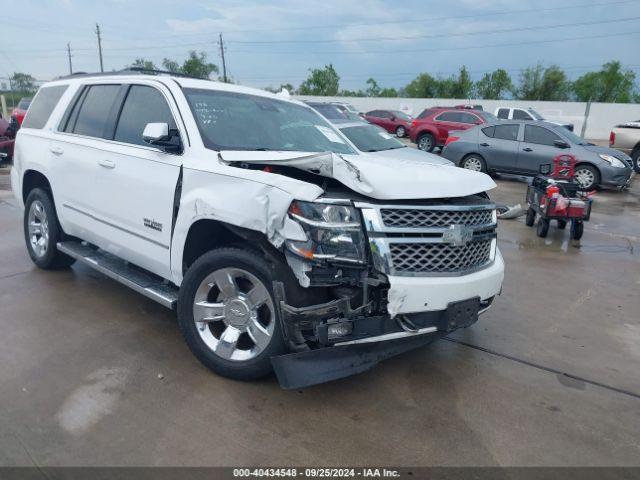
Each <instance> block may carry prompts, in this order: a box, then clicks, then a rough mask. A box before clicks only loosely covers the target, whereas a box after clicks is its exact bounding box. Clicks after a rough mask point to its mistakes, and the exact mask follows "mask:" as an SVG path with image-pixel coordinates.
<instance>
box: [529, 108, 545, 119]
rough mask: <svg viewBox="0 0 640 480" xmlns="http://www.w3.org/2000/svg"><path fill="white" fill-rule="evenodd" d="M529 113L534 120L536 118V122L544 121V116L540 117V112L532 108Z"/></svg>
mask: <svg viewBox="0 0 640 480" xmlns="http://www.w3.org/2000/svg"><path fill="white" fill-rule="evenodd" d="M528 112H529V113H530V114H531V116H532V117H533V118H535V119H536V120H544V117H543V116H542V115H540V114H539V113H538V112H536V111H535V110H534V109H533V108H530V109H529V110H528Z"/></svg>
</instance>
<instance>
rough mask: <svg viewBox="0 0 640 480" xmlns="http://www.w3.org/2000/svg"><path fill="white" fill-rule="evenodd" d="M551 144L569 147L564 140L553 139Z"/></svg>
mask: <svg viewBox="0 0 640 480" xmlns="http://www.w3.org/2000/svg"><path fill="white" fill-rule="evenodd" d="M553 144H554V145H555V146H556V147H558V148H569V144H568V143H567V142H565V141H564V140H554V141H553Z"/></svg>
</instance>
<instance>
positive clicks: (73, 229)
mask: <svg viewBox="0 0 640 480" xmlns="http://www.w3.org/2000/svg"><path fill="white" fill-rule="evenodd" d="M11 181H12V187H13V191H14V193H15V196H16V198H17V200H18V202H19V204H20V205H21V206H24V234H25V239H26V245H27V249H28V252H29V255H30V256H31V258H32V260H33V261H34V263H35V264H36V265H37V266H39V267H41V268H43V269H57V268H65V267H69V266H70V265H71V264H72V263H73V262H74V261H80V262H84V263H85V264H87V265H89V266H90V267H92V268H95V269H97V270H99V271H100V272H102V273H104V274H105V275H107V276H109V277H111V278H113V279H115V280H117V281H120V282H122V283H124V284H125V285H127V286H129V287H131V288H132V289H134V290H136V291H137V292H139V293H141V294H143V295H146V296H147V297H149V298H151V299H153V300H156V301H158V302H160V303H161V304H163V305H165V306H167V307H169V308H173V309H176V310H177V314H178V321H179V324H180V328H181V331H182V333H183V334H184V337H185V339H186V341H187V343H188V345H189V347H190V348H191V350H192V351H193V353H194V354H195V356H196V357H197V358H198V359H199V360H200V361H201V362H202V363H204V364H205V365H206V366H207V367H209V368H211V369H212V370H214V371H215V372H217V373H219V374H221V375H225V376H228V377H231V378H235V379H244V380H247V379H253V378H257V377H260V376H264V375H266V374H268V373H269V372H271V371H272V370H273V369H275V371H276V374H277V376H278V379H279V381H280V384H281V385H282V386H283V387H284V388H299V387H303V386H306V385H311V384H315V383H319V382H323V381H327V380H331V379H335V378H340V377H344V376H346V375H349V374H352V373H355V372H359V371H363V370H365V369H367V368H369V367H371V366H372V365H374V364H376V363H377V362H379V361H380V360H382V359H384V358H386V357H389V356H391V355H395V354H397V353H400V352H402V351H406V350H408V349H410V348H415V347H418V346H420V345H425V344H427V343H429V342H430V341H432V340H433V339H435V338H437V337H439V336H441V335H444V334H445V333H446V332H450V331H452V330H455V329H457V328H460V327H466V326H469V325H471V324H472V323H474V322H475V321H476V320H477V318H478V314H479V313H482V312H484V311H485V310H487V308H488V307H489V306H490V305H491V302H492V301H493V299H494V297H495V296H496V295H497V294H499V293H500V291H501V286H502V281H503V276H504V263H503V260H502V257H501V255H500V252H499V251H498V248H497V246H496V227H497V225H496V211H495V206H494V205H493V203H491V201H490V200H489V197H488V196H487V194H486V191H487V190H490V189H492V188H493V187H494V186H495V184H494V182H493V181H492V180H491V178H489V177H488V176H486V175H484V174H481V173H477V172H471V171H469V170H463V169H459V168H456V167H452V166H448V165H443V164H436V163H433V164H432V163H429V162H426V161H418V160H415V161H412V160H398V161H391V160H390V159H389V158H380V157H374V156H368V155H366V154H362V153H359V152H357V151H356V150H355V149H354V148H353V147H352V146H350V143H349V142H348V140H346V138H345V137H343V136H342V134H341V133H340V132H339V131H338V130H336V129H335V128H334V127H332V126H331V125H330V124H328V123H327V122H326V121H325V120H324V119H323V118H322V117H320V116H319V115H318V114H317V113H316V112H314V111H313V110H312V109H311V108H309V107H308V106H306V105H304V104H303V103H301V102H298V101H294V100H289V99H285V98H280V97H279V96H277V95H273V94H270V93H267V92H263V91H260V90H254V89H250V88H244V87H239V86H235V85H229V84H223V83H216V82H211V81H205V80H197V79H192V78H183V77H178V76H163V75H143V74H140V73H139V72H133V71H129V72H120V73H116V74H109V75H100V74H96V75H76V76H71V77H67V78H62V79H59V80H56V81H53V82H50V83H47V84H45V85H43V86H42V88H40V90H39V92H38V94H37V95H36V97H35V99H34V101H33V103H32V105H31V108H30V109H29V112H28V114H27V116H26V118H25V121H24V123H23V126H22V128H21V129H20V131H19V133H18V138H17V142H16V148H15V158H14V168H13V169H12V171H11Z"/></svg>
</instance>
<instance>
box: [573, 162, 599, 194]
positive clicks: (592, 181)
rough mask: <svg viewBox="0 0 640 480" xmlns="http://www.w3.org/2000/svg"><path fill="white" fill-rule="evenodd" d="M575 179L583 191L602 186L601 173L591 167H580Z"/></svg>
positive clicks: (577, 168)
mask: <svg viewBox="0 0 640 480" xmlns="http://www.w3.org/2000/svg"><path fill="white" fill-rule="evenodd" d="M575 178H576V181H577V182H578V184H579V185H580V188H581V189H582V190H593V189H594V188H596V187H597V186H598V185H599V184H600V172H598V170H597V169H596V168H595V167H593V166H591V165H578V166H577V167H576V171H575Z"/></svg>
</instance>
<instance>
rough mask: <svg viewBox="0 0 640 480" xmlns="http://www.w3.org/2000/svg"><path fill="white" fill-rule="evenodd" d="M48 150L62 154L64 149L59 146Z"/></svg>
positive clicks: (55, 153)
mask: <svg viewBox="0 0 640 480" xmlns="http://www.w3.org/2000/svg"><path fill="white" fill-rule="evenodd" d="M49 150H50V151H51V153H53V154H54V155H62V154H63V153H64V150H63V149H62V148H60V147H51V148H50V149H49Z"/></svg>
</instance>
